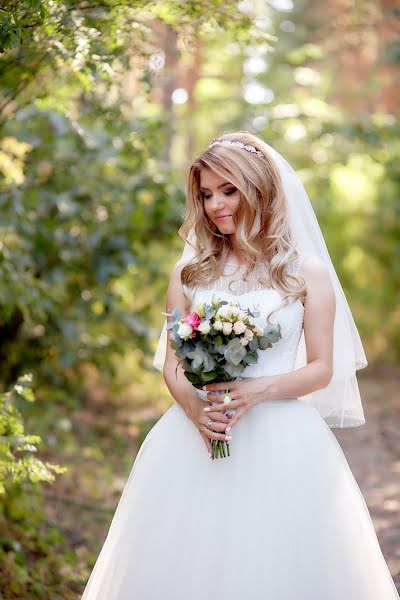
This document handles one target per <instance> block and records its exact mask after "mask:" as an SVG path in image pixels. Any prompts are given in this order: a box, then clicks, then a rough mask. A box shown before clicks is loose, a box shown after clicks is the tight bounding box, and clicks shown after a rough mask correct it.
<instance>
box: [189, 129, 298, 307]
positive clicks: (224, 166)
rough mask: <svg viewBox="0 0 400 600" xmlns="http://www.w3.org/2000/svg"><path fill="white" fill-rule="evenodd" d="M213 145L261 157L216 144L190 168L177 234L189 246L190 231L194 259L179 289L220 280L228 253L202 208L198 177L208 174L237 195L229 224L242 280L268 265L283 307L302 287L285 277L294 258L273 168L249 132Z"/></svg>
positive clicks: (281, 193)
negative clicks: (240, 261) (240, 260)
mask: <svg viewBox="0 0 400 600" xmlns="http://www.w3.org/2000/svg"><path fill="white" fill-rule="evenodd" d="M217 139H218V140H220V141H222V140H229V141H232V142H235V141H239V142H243V143H244V144H250V145H252V146H254V147H255V148H256V149H257V150H259V151H261V152H262V153H263V157H259V156H258V155H256V154H255V153H253V152H249V151H248V150H245V149H243V148H240V147H237V146H224V145H219V144H216V145H215V146H213V147H212V148H207V149H206V150H205V152H203V153H202V154H201V155H200V156H199V157H197V158H196V159H195V160H194V161H193V162H192V164H191V165H190V167H189V171H188V178H187V201H186V212H185V217H184V222H183V224H182V225H181V227H180V228H179V231H178V233H179V236H180V237H181V238H182V239H183V240H185V241H189V242H190V239H188V236H189V233H190V232H191V231H194V234H195V245H194V250H195V256H194V257H193V258H192V259H191V261H190V262H189V263H188V264H186V265H185V266H184V267H183V268H182V271H181V281H182V285H183V287H184V289H185V286H186V287H188V288H190V287H192V288H193V287H194V286H196V285H197V286H198V285H206V284H208V283H210V282H212V281H214V280H215V279H217V278H218V277H220V276H221V275H222V273H223V269H224V265H225V263H226V262H227V260H228V255H229V253H230V250H231V242H230V239H229V236H228V235H226V234H223V233H221V232H220V231H219V230H218V227H217V226H216V225H215V224H214V223H213V222H212V221H211V220H210V219H209V217H208V215H207V214H206V212H205V210H204V207H203V200H202V195H201V192H200V173H201V170H202V169H204V168H208V169H211V170H212V171H214V172H215V173H217V174H218V175H220V176H221V177H223V178H224V179H226V180H228V181H229V182H230V183H232V185H234V186H236V188H237V189H238V190H239V193H240V202H239V206H238V208H237V211H236V213H235V214H234V215H233V221H234V223H235V228H236V233H235V237H236V240H235V241H236V246H237V248H238V250H239V252H240V256H241V258H243V259H244V263H245V265H246V270H245V273H244V278H246V277H247V276H248V275H250V273H251V272H252V271H253V270H254V269H255V268H256V266H257V265H258V264H259V263H262V262H265V263H267V264H268V265H269V268H268V272H269V277H270V280H269V285H270V287H273V288H274V289H276V290H277V291H281V292H283V298H282V299H283V300H285V303H287V302H288V300H289V298H300V296H305V295H306V287H305V282H304V279H303V278H301V279H302V281H303V284H301V282H300V279H299V277H297V276H295V275H291V273H290V272H291V270H292V269H291V263H294V262H295V261H297V259H298V252H297V250H296V249H295V247H294V244H293V241H292V239H291V233H290V228H289V221H288V215H287V208H286V201H285V196H284V191H283V187H282V182H281V179H280V175H279V171H278V168H277V166H276V164H275V162H274V161H273V159H272V158H271V157H270V156H268V154H266V152H265V149H264V148H263V147H262V146H261V145H260V142H262V140H260V138H258V137H257V136H256V135H254V134H252V133H250V132H248V131H237V132H234V133H227V134H224V135H222V136H220V137H218V138H217ZM192 245H193V244H192ZM293 282H294V283H293ZM276 310H278V309H276ZM273 312H275V311H273ZM271 314H272V312H271V313H270V315H269V316H268V319H269V317H270V316H271Z"/></svg>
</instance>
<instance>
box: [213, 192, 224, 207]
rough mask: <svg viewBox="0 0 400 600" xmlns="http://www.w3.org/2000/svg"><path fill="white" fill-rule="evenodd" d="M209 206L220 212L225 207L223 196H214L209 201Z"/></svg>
mask: <svg viewBox="0 0 400 600" xmlns="http://www.w3.org/2000/svg"><path fill="white" fill-rule="evenodd" d="M211 206H212V208H213V209H214V210H221V208H223V207H224V206H225V199H224V196H222V195H218V194H214V196H213V197H212V200H211Z"/></svg>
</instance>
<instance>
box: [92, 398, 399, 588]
mask: <svg viewBox="0 0 400 600" xmlns="http://www.w3.org/2000/svg"><path fill="white" fill-rule="evenodd" d="M214 598H215V599H218V600H294V599H296V600H395V599H396V600H397V599H398V598H399V595H398V593H397V591H396V587H395V585H394V582H393V579H392V577H391V574H390V572H389V569H388V567H387V564H386V562H385V560H384V557H383V555H382V551H381V548H380V545H379V543H378V540H377V537H376V533H375V530H374V526H373V523H372V521H371V517H370V514H369V511H368V507H367V505H366V503H365V500H364V498H363V496H362V494H361V492H360V489H359V487H358V485H357V482H356V480H355V479H354V477H353V474H352V472H351V470H350V467H349V465H348V463H347V460H346V458H345V455H344V454H343V451H342V449H341V447H340V445H339V443H338V441H337V440H336V438H335V436H334V434H333V433H332V431H331V430H330V428H329V426H328V425H327V424H326V423H325V421H324V420H323V419H322V418H321V416H320V415H319V413H318V412H317V410H316V409H315V408H314V407H312V406H311V405H308V404H306V403H304V402H302V401H301V400H295V399H288V400H273V401H265V402H262V403H260V404H258V405H256V406H255V407H254V408H253V409H251V410H250V411H249V412H248V413H246V414H245V415H243V416H242V417H241V419H240V420H239V421H238V422H237V423H236V424H235V425H234V426H233V429H232V439H231V441H230V457H227V458H218V459H214V460H212V459H211V458H210V457H209V456H208V452H207V448H206V446H205V443H204V441H203V439H202V438H201V436H200V434H199V432H198V430H197V428H196V427H195V425H194V424H193V423H192V422H191V421H190V420H189V419H188V418H187V417H186V415H185V413H184V411H183V409H182V408H181V407H180V406H179V405H178V404H176V403H175V404H173V405H172V406H171V407H170V408H169V409H168V410H167V411H166V413H165V414H164V415H163V416H162V417H161V419H160V420H159V421H158V422H157V423H156V425H155V426H154V427H153V428H152V429H151V431H150V432H149V433H148V435H147V437H146V438H145V440H144V442H143V444H142V446H141V447H140V450H139V452H138V454H137V456H136V460H135V461H134V464H133V467H132V470H131V473H130V475H129V478H128V481H127V483H126V486H125V488H124V491H123V493H122V496H121V498H120V501H119V504H118V507H117V510H116V512H115V514H114V517H113V520H112V522H111V526H110V529H109V532H108V535H107V538H106V540H105V542H104V544H103V547H102V550H101V552H100V554H99V556H98V559H97V562H96V564H95V566H94V569H93V571H92V573H91V576H90V579H89V581H88V583H87V585H86V588H85V592H84V594H83V596H82V600H205V599H214Z"/></svg>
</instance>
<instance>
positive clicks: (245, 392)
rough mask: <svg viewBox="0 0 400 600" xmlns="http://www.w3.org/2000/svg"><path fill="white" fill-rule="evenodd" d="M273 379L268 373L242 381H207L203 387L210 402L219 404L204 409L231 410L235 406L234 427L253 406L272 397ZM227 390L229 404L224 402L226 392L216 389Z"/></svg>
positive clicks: (232, 420)
mask: <svg viewBox="0 0 400 600" xmlns="http://www.w3.org/2000/svg"><path fill="white" fill-rule="evenodd" d="M272 381H273V377H271V376H268V375H267V376H264V377H247V378H246V379H242V380H240V381H227V382H225V383H224V382H222V383H207V385H205V386H204V387H203V389H204V390H206V391H207V399H208V400H209V401H210V402H214V403H216V402H218V403H219V404H217V405H214V406H213V407H210V406H206V407H205V408H204V411H205V412H206V413H207V412H210V410H213V411H215V410H230V409H233V408H234V409H235V411H236V412H235V414H234V415H233V417H232V419H231V421H230V426H231V427H232V426H233V425H234V424H235V423H236V422H237V421H238V420H239V419H240V417H241V416H242V415H244V414H245V413H246V412H247V411H248V410H250V409H251V408H252V407H253V406H255V405H256V404H258V403H259V402H261V401H262V400H268V399H269V398H270V397H271V395H270V389H271V384H272ZM226 390H229V395H230V397H231V402H230V403H229V404H224V402H223V399H224V394H221V393H215V392H216V391H226ZM207 409H208V410H207Z"/></svg>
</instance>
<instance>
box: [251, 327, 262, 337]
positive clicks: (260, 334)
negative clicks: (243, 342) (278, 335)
mask: <svg viewBox="0 0 400 600" xmlns="http://www.w3.org/2000/svg"><path fill="white" fill-rule="evenodd" d="M253 333H254V334H255V335H256V336H257V337H261V336H262V334H263V330H262V329H260V327H258V325H255V327H254V329H253Z"/></svg>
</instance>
